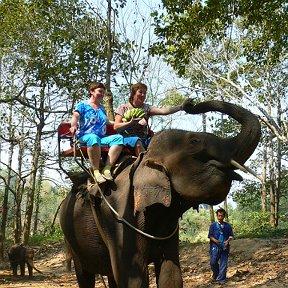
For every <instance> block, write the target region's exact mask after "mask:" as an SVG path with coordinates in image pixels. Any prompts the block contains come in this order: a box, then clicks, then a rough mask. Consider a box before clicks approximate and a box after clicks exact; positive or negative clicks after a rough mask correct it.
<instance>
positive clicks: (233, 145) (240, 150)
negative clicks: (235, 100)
mask: <svg viewBox="0 0 288 288" xmlns="http://www.w3.org/2000/svg"><path fill="white" fill-rule="evenodd" d="M183 108H184V110H185V111H186V112H187V113H190V114H199V113H205V112H209V111H219V112H222V113H225V114H227V115H229V116H231V117H232V118H234V119H235V120H237V121H238V122H239V123H240V124H241V125H242V127H241V131H240V133H239V134H238V135H237V136H235V137H233V138H229V139H226V140H225V141H224V142H223V146H224V147H223V149H225V150H226V149H227V150H226V151H230V153H229V154H230V159H227V160H230V161H231V160H236V161H237V162H238V163H240V164H241V165H243V164H244V163H245V161H246V160H247V159H248V158H249V157H250V156H251V154H252V153H253V151H254V150H255V148H256V147H257V144H258V142H259V140H260V136H261V126H260V123H259V121H258V119H257V117H256V116H255V115H254V114H253V113H251V112H249V111H248V110H246V109H244V108H242V107H240V106H237V105H235V104H231V103H227V102H222V101H216V100H213V101H208V102H203V103H199V104H197V105H195V106H193V105H192V104H190V103H187V105H185V106H184V107H183Z"/></svg>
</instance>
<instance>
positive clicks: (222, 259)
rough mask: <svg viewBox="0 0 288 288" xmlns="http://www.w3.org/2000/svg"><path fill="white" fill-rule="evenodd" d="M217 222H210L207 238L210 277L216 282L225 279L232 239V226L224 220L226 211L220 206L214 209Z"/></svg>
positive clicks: (221, 281) (222, 281)
mask: <svg viewBox="0 0 288 288" xmlns="http://www.w3.org/2000/svg"><path fill="white" fill-rule="evenodd" d="M216 216H217V220H218V221H217V222H214V223H212V224H211V226H210V229H209V233H208V238H209V239H210V251H209V253H210V266H211V270H212V272H213V275H212V278H213V280H214V281H217V283H220V284H222V283H224V282H225V281H226V273H227V267H228V255H229V250H230V244H229V242H230V241H231V240H233V239H234V235H233V231H232V227H231V226H230V224H229V223H227V222H224V218H225V216H226V211H225V210H224V209H223V208H220V209H218V210H217V211H216Z"/></svg>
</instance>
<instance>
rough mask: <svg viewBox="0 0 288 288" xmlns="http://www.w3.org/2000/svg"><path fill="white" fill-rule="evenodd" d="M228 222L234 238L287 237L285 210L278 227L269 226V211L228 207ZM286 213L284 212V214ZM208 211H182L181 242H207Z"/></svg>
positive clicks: (287, 218) (287, 222)
mask: <svg viewBox="0 0 288 288" xmlns="http://www.w3.org/2000/svg"><path fill="white" fill-rule="evenodd" d="M228 212H229V223H230V224H231V225H232V227H233V232H234V235H235V238H236V239H239V238H264V237H266V238H269V237H271V238H272V237H278V236H284V237H287V236H288V234H287V231H288V230H287V229H288V217H287V213H286V211H283V212H282V214H281V215H282V216H283V217H279V228H277V229H275V228H272V227H271V226H270V222H269V219H270V213H269V212H265V213H263V212H261V211H260V210H259V209H258V210H256V209H255V210H247V209H246V210H243V209H242V208H236V209H232V208H230V209H229V211H228ZM285 213H286V214H285ZM210 224H211V222H210V212H209V210H208V209H200V210H199V212H197V211H195V210H188V211H187V212H186V213H184V215H183V218H182V220H181V225H180V241H181V242H189V243H196V242H207V241H208V238H207V236H208V231H209V227H210Z"/></svg>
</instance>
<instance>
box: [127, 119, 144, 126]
mask: <svg viewBox="0 0 288 288" xmlns="http://www.w3.org/2000/svg"><path fill="white" fill-rule="evenodd" d="M141 119H142V118H131V120H130V121H129V122H128V123H129V126H136V125H137V124H138V122H139V121H140V120H141Z"/></svg>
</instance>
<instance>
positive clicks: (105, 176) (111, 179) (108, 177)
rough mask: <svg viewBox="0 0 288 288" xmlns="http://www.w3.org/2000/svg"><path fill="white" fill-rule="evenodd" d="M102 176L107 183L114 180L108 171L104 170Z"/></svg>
mask: <svg viewBox="0 0 288 288" xmlns="http://www.w3.org/2000/svg"><path fill="white" fill-rule="evenodd" d="M102 176H103V177H104V178H105V179H106V180H108V181H113V180H114V179H113V177H112V175H111V172H110V170H108V169H107V170H105V171H104V172H103V173H102Z"/></svg>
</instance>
